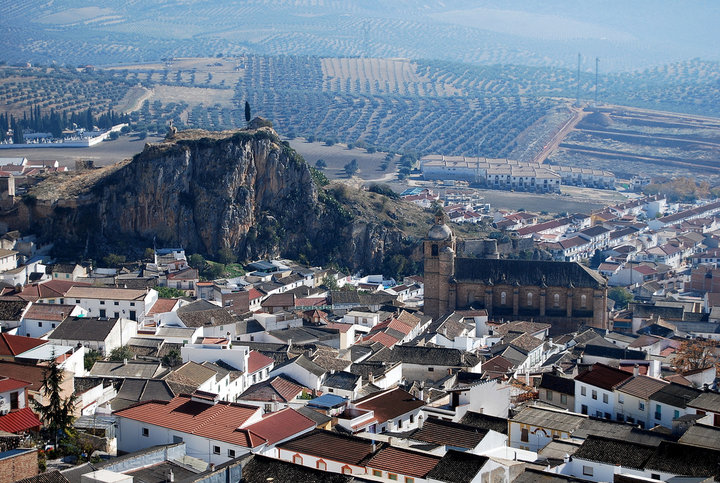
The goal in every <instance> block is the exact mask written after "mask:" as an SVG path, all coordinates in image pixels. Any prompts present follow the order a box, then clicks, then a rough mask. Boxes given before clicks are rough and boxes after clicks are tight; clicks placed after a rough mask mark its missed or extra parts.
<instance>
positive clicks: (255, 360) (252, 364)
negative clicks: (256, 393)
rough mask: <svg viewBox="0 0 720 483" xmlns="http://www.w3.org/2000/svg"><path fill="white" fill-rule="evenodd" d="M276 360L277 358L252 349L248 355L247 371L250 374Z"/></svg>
mask: <svg viewBox="0 0 720 483" xmlns="http://www.w3.org/2000/svg"><path fill="white" fill-rule="evenodd" d="M274 362H275V359H273V358H272V357H268V356H266V355H264V354H262V353H260V352H258V351H250V355H249V357H248V367H247V372H248V374H252V373H253V372H257V371H259V370H260V369H262V368H264V367H267V366H269V365H270V364H272V363H274Z"/></svg>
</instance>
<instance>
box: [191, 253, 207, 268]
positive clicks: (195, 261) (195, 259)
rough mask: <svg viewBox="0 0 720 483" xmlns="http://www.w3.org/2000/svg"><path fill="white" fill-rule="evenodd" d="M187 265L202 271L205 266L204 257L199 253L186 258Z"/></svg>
mask: <svg viewBox="0 0 720 483" xmlns="http://www.w3.org/2000/svg"><path fill="white" fill-rule="evenodd" d="M188 265H190V266H191V267H193V268H196V269H198V270H202V269H203V267H204V266H205V257H203V256H202V255H200V254H199V253H193V254H192V255H190V257H189V258H188Z"/></svg>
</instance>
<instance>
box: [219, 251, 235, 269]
mask: <svg viewBox="0 0 720 483" xmlns="http://www.w3.org/2000/svg"><path fill="white" fill-rule="evenodd" d="M236 260H237V255H235V253H234V252H233V251H232V249H231V248H230V247H223V248H221V249H220V250H219V251H218V261H219V262H220V263H222V264H223V265H227V264H229V263H235V261H236Z"/></svg>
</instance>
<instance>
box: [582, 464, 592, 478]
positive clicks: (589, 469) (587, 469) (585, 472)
mask: <svg viewBox="0 0 720 483" xmlns="http://www.w3.org/2000/svg"><path fill="white" fill-rule="evenodd" d="M583 475H585V476H592V475H593V467H592V466H585V465H583Z"/></svg>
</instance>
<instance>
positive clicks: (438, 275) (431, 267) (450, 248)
mask: <svg viewBox="0 0 720 483" xmlns="http://www.w3.org/2000/svg"><path fill="white" fill-rule="evenodd" d="M423 249H424V261H425V263H424V264H425V273H424V276H423V278H424V284H425V288H424V293H425V296H424V298H425V301H424V309H423V311H424V312H425V314H427V315H429V316H431V317H433V318H435V319H436V318H438V317H440V316H441V315H444V314H445V313H446V312H447V311H448V308H449V306H450V303H449V294H450V278H451V277H452V276H453V274H454V273H455V235H453V232H452V230H450V228H449V227H448V226H447V225H446V224H445V213H444V212H443V211H442V208H438V211H437V212H436V213H435V224H434V225H433V226H432V228H430V231H428V234H427V237H426V238H425V242H424V246H423ZM453 305H454V304H453Z"/></svg>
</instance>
